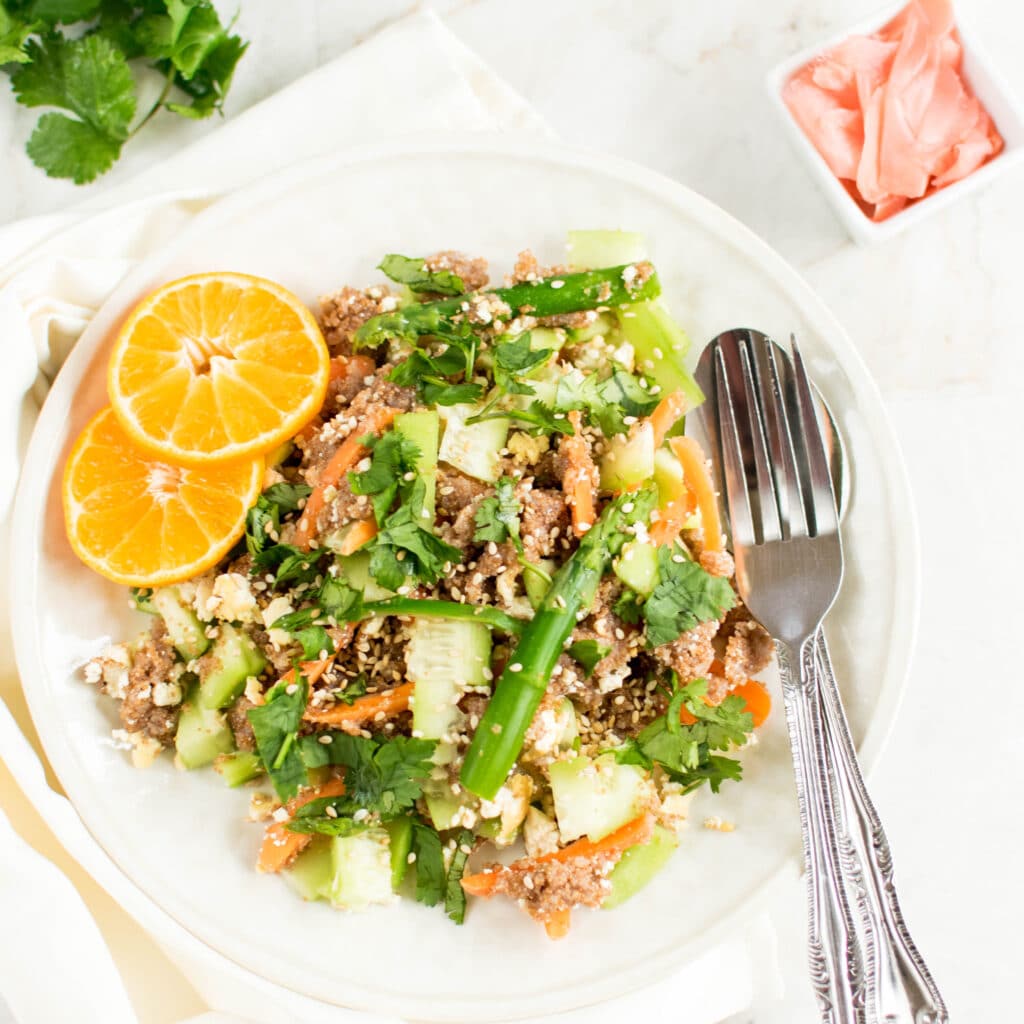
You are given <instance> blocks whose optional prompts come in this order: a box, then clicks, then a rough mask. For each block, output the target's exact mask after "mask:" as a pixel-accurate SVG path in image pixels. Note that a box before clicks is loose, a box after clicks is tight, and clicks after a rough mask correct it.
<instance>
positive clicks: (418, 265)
mask: <svg viewBox="0 0 1024 1024" xmlns="http://www.w3.org/2000/svg"><path fill="white" fill-rule="evenodd" d="M377 269H378V270H383V271H384V273H385V274H387V276H388V277H390V278H391V280H392V281H395V282H397V283H398V284H404V285H405V286H406V287H407V288H408V289H409V291H411V292H417V293H423V292H428V293H432V294H434V295H461V294H462V293H463V292H464V291H465V290H466V286H465V285H464V284H463V283H462V278H461V277H459V275H458V274H456V273H455V272H454V271H452V270H431V269H430V268H429V267H428V266H427V261H426V260H422V259H414V258H412V257H410V256H399V255H398V254H397V253H390V254H389V255H387V256H385V257H384V259H382V260H381V261H380V263H378V264H377Z"/></svg>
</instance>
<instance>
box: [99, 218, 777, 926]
mask: <svg viewBox="0 0 1024 1024" xmlns="http://www.w3.org/2000/svg"><path fill="white" fill-rule="evenodd" d="M568 253H569V258H568V266H565V267H551V268H542V267H541V266H539V265H538V262H537V260H536V259H535V258H534V257H533V255H532V254H531V253H530V252H529V251H526V252H523V253H521V254H520V255H519V257H518V259H517V260H516V262H515V266H514V270H513V271H512V273H511V274H510V275H508V276H507V277H506V278H505V281H504V283H503V284H501V285H500V286H494V285H492V284H491V283H490V282H489V279H488V272H487V263H486V261H485V260H483V259H481V258H476V257H470V256H466V255H463V254H461V253H457V252H451V251H446V252H439V253H437V254H435V255H432V256H427V257H426V258H412V257H406V256H400V255H388V256H385V257H384V259H383V260H382V262H381V263H380V267H379V269H380V270H381V271H383V273H384V275H386V277H387V278H388V279H389V283H388V284H386V285H385V284H379V285H374V286H372V287H369V288H354V287H343V288H341V289H340V290H339V291H337V292H336V293H334V294H331V295H328V296H326V297H325V298H323V299H322V300H321V308H320V312H319V318H318V323H319V329H320V332H322V336H323V341H324V343H325V345H326V348H327V355H328V357H329V372H327V371H326V370H325V379H326V380H327V384H326V393H325V397H324V399H323V402H322V404H321V406H320V408H319V411H318V412H317V413H316V415H315V416H314V417H313V418H312V419H311V420H309V421H308V422H306V423H305V425H304V426H302V427H301V429H299V430H298V432H297V433H295V434H294V436H292V437H291V439H290V440H287V441H286V442H285V443H283V444H280V445H279V446H278V447H277V449H276V450H274V451H273V452H271V453H269V454H268V455H266V456H265V470H264V474H263V482H262V490H261V491H260V492H259V494H258V497H256V499H255V503H254V504H251V507H249V508H248V512H247V513H245V515H244V534H243V533H242V532H241V527H240V528H239V531H238V535H237V536H236V537H234V538H232V539H233V541H234V543H233V546H232V547H231V549H230V550H229V551H228V553H227V554H225V555H223V556H222V557H220V558H219V560H218V561H217V562H216V564H214V565H213V566H212V568H208V569H206V570H205V571H203V572H201V573H199V574H196V575H192V576H190V577H189V578H185V579H180V580H178V581H177V582H175V583H172V584H169V585H161V586H150V587H147V586H136V587H135V588H134V589H133V591H132V602H133V604H134V606H135V607H136V608H137V609H138V610H139V611H140V612H144V613H146V614H147V615H149V616H150V620H149V627H148V629H147V631H146V632H145V633H143V634H142V635H141V636H140V637H138V638H137V639H135V640H133V641H130V642H125V643H121V644H116V645H113V646H111V647H109V648H108V649H107V650H105V651H104V652H103V653H102V654H101V655H99V656H98V657H96V658H95V659H93V660H92V661H91V662H90V663H89V664H88V665H87V667H86V676H87V678H88V679H89V680H90V681H91V682H94V683H96V684H99V686H101V688H102V689H103V690H104V691H105V692H106V693H107V694H108V695H109V696H110V697H113V698H115V699H116V700H117V701H118V702H119V712H120V717H121V726H122V728H121V729H119V730H118V731H117V736H118V737H119V738H120V739H121V740H122V741H124V743H125V745H126V746H129V747H130V748H131V750H132V757H133V759H134V760H135V762H136V763H137V764H139V765H144V764H146V763H149V762H151V761H152V760H153V759H154V758H155V757H156V756H157V755H159V753H160V752H161V751H162V750H163V749H164V748H168V749H173V752H174V757H175V759H176V762H177V764H178V766H179V767H181V768H183V769H188V770H194V769H201V768H205V767H207V766H212V767H213V768H214V769H215V770H216V771H217V772H219V773H220V774H221V776H223V779H224V781H225V782H226V783H227V784H228V785H230V786H242V785H243V784H249V785H250V787H251V788H252V799H251V814H252V816H253V817H255V818H258V819H260V820H261V821H262V822H263V823H264V835H263V838H262V841H261V844H260V848H259V853H258V856H257V868H258V869H259V870H261V871H263V872H268V873H280V874H281V875H282V876H283V877H284V878H285V879H287V881H288V882H289V883H290V884H291V885H292V886H293V887H294V888H295V890H296V891H297V892H298V893H299V894H300V895H301V896H303V897H305V898H306V899H310V900H324V901H326V902H328V903H330V904H331V905H333V906H335V907H337V908H340V909H346V910H354V909H362V908H366V907H368V906H370V905H373V904H386V903H389V902H392V901H394V900H396V899H398V898H399V897H400V896H408V897H410V898H415V899H417V900H419V901H421V902H423V903H426V904H429V905H439V906H441V907H443V909H444V911H445V912H446V913H447V914H448V916H449V917H450V918H451V919H452V920H453V921H455V922H456V923H462V921H463V918H464V916H465V914H466V909H467V900H468V901H469V902H470V903H471V902H472V900H473V899H480V898H488V897H495V896H507V897H510V898H511V899H513V900H514V901H516V903H517V904H518V905H519V906H520V907H521V908H522V909H523V910H525V911H526V912H527V913H528V914H530V915H531V916H532V917H533V918H535V919H537V920H538V921H540V922H542V923H543V924H544V926H545V928H546V929H547V932H548V934H549V935H551V936H552V937H558V936H561V935H564V934H565V932H566V931H567V930H568V927H569V915H570V913H571V911H572V910H573V909H576V908H580V907H605V908H608V907H613V906H615V905H617V904H618V903H621V902H622V901H623V900H625V899H627V898H629V897H630V896H631V895H632V894H633V893H634V892H636V891H637V890H638V889H639V888H640V887H642V886H643V885H645V884H647V883H648V882H649V881H650V879H651V878H652V877H654V875H655V874H656V873H657V872H658V870H659V869H660V868H661V867H662V866H663V865H664V864H665V863H666V861H667V859H668V858H669V857H670V855H671V854H672V853H673V851H674V850H675V849H676V847H677V845H678V842H679V834H680V830H681V829H682V827H683V825H684V823H685V821H686V817H687V812H688V803H689V800H690V797H691V794H692V793H693V792H694V791H695V790H696V789H698V788H699V787H702V786H704V785H707V786H709V787H710V789H711V790H712V791H714V792H716V793H717V792H718V790H719V788H720V787H721V786H722V785H724V784H728V785H735V784H736V783H737V782H738V781H739V780H740V779H741V776H742V766H741V763H740V760H739V759H738V758H737V751H738V750H739V749H740V748H741V747H744V746H745V745H747V744H748V742H749V741H750V739H751V736H752V733H753V731H754V729H755V728H756V727H757V726H758V725H760V724H761V722H762V721H763V720H764V718H765V717H766V715H767V714H768V710H769V707H770V701H769V698H768V695H767V692H766V691H765V688H764V687H763V685H762V684H761V683H759V682H756V681H755V680H754V679H753V678H752V677H754V676H756V675H757V674H758V673H759V672H760V671H761V670H763V669H764V668H765V667H766V666H767V664H768V662H769V661H770V659H771V657H772V654H773V645H772V641H771V639H770V638H769V637H768V635H767V634H766V633H765V632H764V630H763V629H762V628H761V627H760V626H759V625H758V624H757V623H755V622H754V621H753V620H752V619H751V617H750V615H749V614H748V613H747V611H746V610H745V608H744V607H743V606H742V604H741V603H740V602H739V600H738V598H737V596H736V593H735V591H734V589H733V586H732V585H731V582H730V581H731V578H732V576H733V572H734V567H733V561H732V558H731V557H730V555H729V553H728V551H727V550H726V548H725V542H724V538H723V535H722V527H721V524H720V522H719V516H718V510H717V503H716V495H715V492H714V488H713V484H712V481H711V476H710V471H709V464H708V462H707V458H706V455H705V453H704V452H703V451H702V450H701V449H700V447H699V446H698V445H697V443H696V442H695V441H694V440H693V439H692V438H689V437H687V436H686V435H685V433H684V430H683V427H684V419H685V415H686V413H687V412H688V411H689V410H691V409H693V408H694V407H695V406H696V405H697V404H698V403H700V402H701V401H702V400H703V396H702V395H701V393H700V390H699V388H698V387H697V385H696V384H695V382H694V380H693V378H692V377H691V376H690V374H689V372H688V371H687V369H686V363H685V356H686V352H687V348H688V341H687V338H686V335H685V334H684V332H683V331H682V329H681V328H680V327H679V326H678V325H677V324H676V323H675V321H674V320H673V319H672V317H671V316H670V314H669V312H668V310H667V308H666V306H665V304H664V302H663V300H662V299H661V298H660V292H661V286H660V283H659V279H658V274H657V272H656V270H655V268H654V266H653V265H652V264H651V263H650V262H649V261H648V259H647V258H646V252H645V245H644V241H643V239H642V238H641V237H640V236H637V235H634V234H630V233H626V232H611V231H578V232H572V233H571V234H570V237H569V248H568ZM261 457H262V456H261ZM261 465H262V463H261ZM247 501H249V502H251V501H252V499H251V498H248V499H247ZM244 508H245V505H243V506H242V509H243V510H244ZM499 851H507V852H504V853H501V855H500V858H499ZM499 859H500V860H501V861H502V863H499V862H498V861H499Z"/></svg>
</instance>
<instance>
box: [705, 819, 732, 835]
mask: <svg viewBox="0 0 1024 1024" xmlns="http://www.w3.org/2000/svg"><path fill="white" fill-rule="evenodd" d="M704 827H705V828H706V829H709V830H710V831H712V832H735V831H736V826H735V825H734V824H733V823H732V822H731V821H723V820H722V819H721V818H719V817H717V816H715V817H712V818H705V819H704Z"/></svg>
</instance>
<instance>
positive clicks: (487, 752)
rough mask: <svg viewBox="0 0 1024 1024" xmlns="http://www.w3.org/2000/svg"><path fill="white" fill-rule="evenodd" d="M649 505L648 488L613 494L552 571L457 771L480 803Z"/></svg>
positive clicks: (497, 781)
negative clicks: (632, 526) (573, 548)
mask: <svg viewBox="0 0 1024 1024" xmlns="http://www.w3.org/2000/svg"><path fill="white" fill-rule="evenodd" d="M653 504H654V492H653V490H644V491H639V492H636V493H633V494H624V495H621V496H620V497H618V498H616V499H615V500H614V501H612V502H611V504H609V505H608V506H607V507H606V508H605V510H604V512H603V513H602V514H601V517H600V518H599V519H598V521H597V522H596V523H595V524H594V526H593V527H592V528H591V529H590V530H589V531H588V532H587V533H586V534H585V535H584V536H583V539H582V540H581V541H580V544H579V547H578V548H577V549H576V551H575V552H574V553H573V555H572V557H571V558H570V559H569V560H568V561H567V562H566V563H565V564H564V565H563V566H562V568H561V569H560V570H559V571H558V573H557V574H556V575H555V578H554V580H553V581H552V584H551V586H550V588H549V589H548V592H547V594H546V595H545V596H544V599H543V600H542V601H541V603H540V607H539V608H538V609H537V611H536V614H535V615H534V617H533V619H532V620H531V621H530V622H529V623H528V624H527V625H526V628H525V629H524V630H523V632H522V636H521V637H520V639H519V643H518V644H517V646H516V649H515V651H514V652H513V653H512V656H511V660H510V662H509V664H508V665H507V666H506V668H505V671H504V672H502V674H501V677H500V678H499V680H498V682H497V685H496V688H495V691H494V695H493V696H492V697H491V700H490V703H489V704H488V705H487V710H486V711H485V712H484V715H483V717H482V718H481V719H480V725H479V726H478V728H477V730H476V733H475V734H474V736H473V742H472V743H471V744H470V747H469V750H468V751H467V752H466V760H465V762H464V763H463V766H462V773H461V776H460V778H461V781H462V784H463V785H464V786H465V787H466V789H468V790H470V791H471V792H473V793H476V794H477V795H478V796H481V797H483V798H484V799H487V800H493V799H494V796H495V794H496V793H497V792H498V790H499V789H501V787H502V785H503V783H504V782H505V778H506V776H507V775H508V773H509V770H510V769H511V767H512V765H513V764H515V761H516V758H517V757H518V756H519V751H520V749H521V748H522V745H523V737H524V736H525V735H526V730H527V729H528V728H529V725H530V722H531V721H532V720H533V716H534V713H535V712H536V710H537V706H538V705H539V704H540V702H541V698H542V697H543V696H544V691H545V690H546V689H547V685H548V680H549V679H550V678H551V672H552V670H553V669H554V667H555V663H556V662H557V661H558V658H559V655H561V653H562V650H563V649H564V646H565V642H566V640H567V639H568V638H569V636H570V635H571V633H572V631H573V628H574V627H575V625H576V621H577V616H578V615H579V614H580V613H581V612H585V611H586V610H587V609H589V607H590V606H591V605H592V604H593V601H594V597H595V595H596V593H597V587H598V584H599V583H600V582H601V577H602V576H603V575H604V573H605V570H606V569H607V568H608V566H609V564H610V563H611V560H612V558H613V557H614V556H615V555H616V554H617V553H618V551H619V549H620V548H621V547H622V545H623V544H624V543H625V541H626V540H628V539H629V537H630V534H629V533H627V532H626V527H627V526H629V525H630V524H632V523H635V522H637V521H638V520H640V519H646V518H647V516H648V515H649V513H650V510H651V507H652V506H653Z"/></svg>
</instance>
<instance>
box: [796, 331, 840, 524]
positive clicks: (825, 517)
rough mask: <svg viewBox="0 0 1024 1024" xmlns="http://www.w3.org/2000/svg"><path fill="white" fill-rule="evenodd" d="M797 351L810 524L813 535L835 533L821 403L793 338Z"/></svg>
mask: <svg viewBox="0 0 1024 1024" xmlns="http://www.w3.org/2000/svg"><path fill="white" fill-rule="evenodd" d="M790 347H791V348H792V350H793V378H794V382H795V385H796V396H797V402H798V404H799V408H800V420H801V427H802V429H801V430H800V431H799V432H798V433H799V438H800V440H799V441H798V451H797V457H798V458H800V459H801V460H802V461H805V462H806V465H807V474H808V479H809V481H810V491H809V498H810V500H809V501H805V502H804V504H805V506H806V509H807V525H808V528H809V533H810V535H811V536H812V537H817V536H819V535H820V534H823V533H834V532H835V531H836V530H837V529H838V528H839V516H838V514H837V512H836V496H835V491H834V489H833V487H832V470H831V468H830V467H829V464H828V456H827V454H826V453H825V442H824V439H823V438H822V434H821V425H820V424H819V422H818V415H817V402H816V401H815V399H814V395H813V394H812V393H811V382H810V379H809V378H808V376H807V368H806V367H805V366H804V360H803V356H802V355H801V354H800V349H799V347H798V346H797V343H796V338H794V337H792V336H791V337H790Z"/></svg>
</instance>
